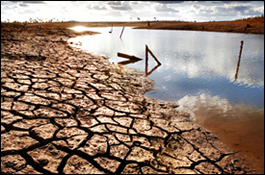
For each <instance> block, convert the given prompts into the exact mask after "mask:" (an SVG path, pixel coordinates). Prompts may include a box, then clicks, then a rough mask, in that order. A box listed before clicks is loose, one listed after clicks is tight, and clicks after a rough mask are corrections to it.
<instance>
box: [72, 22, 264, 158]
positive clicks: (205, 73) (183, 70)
mask: <svg viewBox="0 0 265 175" xmlns="http://www.w3.org/2000/svg"><path fill="white" fill-rule="evenodd" d="M101 30H103V29H101ZM121 30H122V28H120V27H119V28H117V29H116V28H114V29H113V31H112V34H111V35H110V34H109V33H108V32H109V29H106V32H105V33H104V32H103V33H102V34H100V35H94V36H87V37H77V38H75V39H71V40H70V41H73V42H78V41H81V42H82V46H76V47H80V48H83V49H87V50H89V51H90V52H96V53H98V54H103V55H107V56H109V61H110V62H114V63H118V62H121V61H124V60H123V59H121V58H119V57H117V52H123V53H126V54H129V55H137V56H139V57H140V58H144V57H145V45H146V44H147V45H148V46H149V47H150V48H152V51H154V52H155V56H156V57H157V58H159V61H161V64H162V65H163V66H160V67H159V65H158V64H157V62H156V61H155V60H154V59H150V60H149V61H148V66H147V65H146V64H144V62H142V61H139V62H134V64H130V65H129V66H130V67H133V68H136V69H140V70H142V71H143V72H145V73H146V76H149V77H150V78H151V79H153V80H155V88H156V90H155V91H150V92H147V93H146V94H145V96H148V97H151V98H156V99H161V100H166V101H173V102H176V103H178V104H179V105H180V107H179V108H178V109H179V110H181V109H182V110H188V112H189V113H190V114H191V115H192V118H193V119H194V120H196V122H197V123H199V124H201V125H202V126H204V127H205V128H207V129H209V130H211V131H213V132H214V133H215V134H217V135H218V137H219V138H220V139H221V140H222V141H224V142H225V144H227V145H228V146H229V147H230V146H231V147H232V148H235V150H247V151H248V153H249V154H250V153H253V152H254V151H253V147H254V148H255V149H256V150H258V152H256V153H255V156H252V158H255V159H256V158H257V155H259V156H260V157H261V160H263V163H264V143H263V142H264V35H252V34H235V33H218V32H198V31H172V30H169V31H168V30H133V29H129V28H126V32H125V33H123V36H122V40H121V39H120V38H119V36H120V33H121ZM241 40H243V41H244V49H243V51H242V56H241V60H240V69H239V70H238V72H237V74H238V77H237V79H236V81H234V80H235V66H236V65H237V63H238V49H239V47H238V45H239V43H240V41H241ZM149 66H150V67H153V68H152V70H151V71H148V67H149ZM158 67H159V68H158ZM235 141H236V144H235ZM262 148H263V149H262ZM250 150H251V151H250ZM245 152H246V151H245ZM246 154H247V153H246ZM253 154H254V153H253ZM262 156H263V157H262ZM262 158H263V159H262ZM247 160H254V159H249V158H247ZM256 161H257V159H256ZM253 162H255V161H253ZM260 162H262V161H260Z"/></svg>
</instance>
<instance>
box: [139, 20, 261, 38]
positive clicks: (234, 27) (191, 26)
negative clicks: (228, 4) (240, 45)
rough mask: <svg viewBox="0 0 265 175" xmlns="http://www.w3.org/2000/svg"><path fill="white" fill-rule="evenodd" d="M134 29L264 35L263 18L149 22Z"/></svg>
mask: <svg viewBox="0 0 265 175" xmlns="http://www.w3.org/2000/svg"><path fill="white" fill-rule="evenodd" d="M149 25H150V26H148V24H147V25H145V26H139V27H136V29H167V30H196V31H213V32H232V33H251V34H264V18H257V19H256V18H254V19H247V20H235V21H220V22H150V24H149Z"/></svg>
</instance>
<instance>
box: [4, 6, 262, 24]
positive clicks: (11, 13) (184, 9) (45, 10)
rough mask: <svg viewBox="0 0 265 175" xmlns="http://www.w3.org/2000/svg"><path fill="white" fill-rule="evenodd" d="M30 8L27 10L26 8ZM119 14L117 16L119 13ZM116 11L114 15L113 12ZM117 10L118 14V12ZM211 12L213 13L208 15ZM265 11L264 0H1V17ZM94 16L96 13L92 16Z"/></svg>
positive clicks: (225, 15) (178, 16)
mask: <svg viewBox="0 0 265 175" xmlns="http://www.w3.org/2000/svg"><path fill="white" fill-rule="evenodd" d="M27 8H29V9H28V10H25V9H27ZM115 11H116V12H117V11H120V15H122V16H118V18H117V13H114V12H115ZM112 14H114V16H112ZM115 14H116V15H115ZM209 14H210V15H209ZM262 14H263V15H264V2H263V1H262V2H261V1H248V2H241V1H230V2H227V1H226V2H221V1H220V2H213V1H204V2H196V1H187V2H186V1H63V2H62V1H1V20H7V19H10V20H11V21H14V20H16V21H25V20H28V19H29V17H32V18H37V17H38V18H41V19H45V18H47V19H51V18H56V19H59V20H62V19H71V20H76V21H96V20H104V21H106V20H113V21H124V20H128V21H129V20H130V17H129V16H131V17H132V18H133V19H137V17H140V18H141V20H151V19H153V17H154V16H155V17H157V19H158V20H188V21H194V20H196V21H197V22H200V21H210V20H217V21H218V20H235V19H239V18H246V17H250V16H257V15H259V16H260V15H262ZM91 16H93V17H91Z"/></svg>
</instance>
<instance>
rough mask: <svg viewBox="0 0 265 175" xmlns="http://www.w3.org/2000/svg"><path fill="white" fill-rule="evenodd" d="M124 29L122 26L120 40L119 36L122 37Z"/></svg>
mask: <svg viewBox="0 0 265 175" xmlns="http://www.w3.org/2000/svg"><path fill="white" fill-rule="evenodd" d="M124 28H125V26H123V28H122V31H121V35H120V38H121V36H122V34H123V31H124Z"/></svg>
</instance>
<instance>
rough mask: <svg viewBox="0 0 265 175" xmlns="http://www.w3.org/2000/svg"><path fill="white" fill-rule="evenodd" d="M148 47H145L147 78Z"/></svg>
mask: <svg viewBox="0 0 265 175" xmlns="http://www.w3.org/2000/svg"><path fill="white" fill-rule="evenodd" d="M147 69H148V46H147V45H145V76H147V73H148V70H147Z"/></svg>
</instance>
